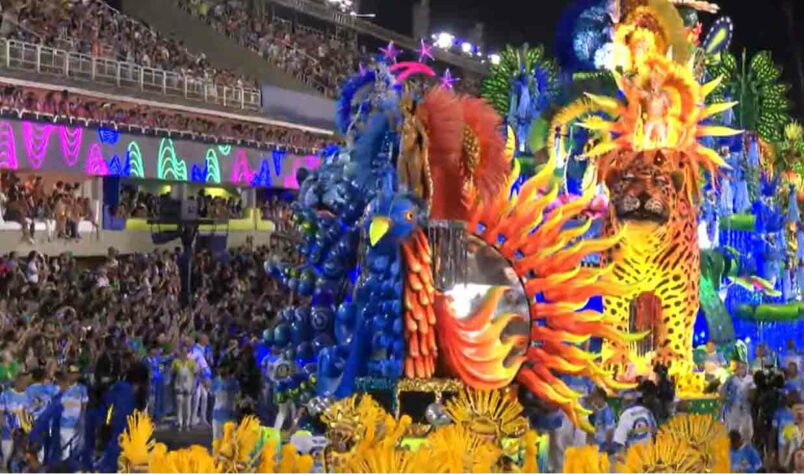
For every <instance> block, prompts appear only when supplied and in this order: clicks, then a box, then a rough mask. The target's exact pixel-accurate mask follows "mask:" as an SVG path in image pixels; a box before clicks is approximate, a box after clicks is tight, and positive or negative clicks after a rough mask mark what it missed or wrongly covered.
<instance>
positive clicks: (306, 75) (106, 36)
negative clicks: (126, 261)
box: [0, 0, 485, 254]
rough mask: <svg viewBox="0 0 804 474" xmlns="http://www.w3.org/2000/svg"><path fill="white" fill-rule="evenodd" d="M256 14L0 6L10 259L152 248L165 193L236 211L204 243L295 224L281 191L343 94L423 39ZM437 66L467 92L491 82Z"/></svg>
mask: <svg viewBox="0 0 804 474" xmlns="http://www.w3.org/2000/svg"><path fill="white" fill-rule="evenodd" d="M248 5H250V9H249V8H247V5H246V2H243V1H240V0H124V1H122V2H118V3H117V6H118V7H120V10H118V9H115V8H113V7H112V6H110V5H109V4H108V3H106V2H104V1H102V0H64V1H54V0H3V1H2V18H1V22H0V168H2V169H4V174H3V180H2V183H0V191H2V194H0V207H2V208H1V209H0V251H4V252H7V251H11V250H18V251H27V249H29V248H30V245H31V243H35V244H36V246H37V248H38V249H42V250H45V251H61V250H64V249H65V248H68V249H69V250H71V251H73V252H75V253H77V254H94V253H102V252H103V251H105V250H104V249H105V248H106V247H108V246H110V245H113V246H115V247H117V248H118V249H120V250H121V251H124V252H125V251H127V250H128V251H144V250H148V249H150V248H152V247H153V244H152V243H151V242H150V239H148V238H145V237H144V236H143V233H146V232H151V231H153V230H154V229H153V228H151V227H150V226H148V225H147V223H146V221H147V219H148V218H150V217H153V215H152V214H153V212H154V211H153V207H154V203H155V202H156V203H158V201H159V196H160V195H161V196H163V197H164V196H170V197H173V198H179V199H188V198H190V197H192V198H194V199H196V200H198V202H199V203H204V206H207V204H208V205H209V207H210V209H218V208H221V206H222V208H234V207H235V204H234V203H239V204H238V205H237V207H238V208H239V211H238V212H229V213H225V214H226V215H225V217H226V220H228V222H229V223H228V224H227V225H226V226H225V229H220V228H213V229H206V231H209V232H212V233H215V232H221V231H223V230H225V231H226V233H229V232H230V231H231V233H229V235H230V239H229V243H230V244H234V245H236V244H239V243H241V242H243V241H244V239H245V238H246V237H247V236H250V235H252V234H254V233H255V232H257V231H260V230H269V229H272V228H274V227H275V226H276V225H283V224H281V219H278V218H277V216H279V215H283V211H281V209H280V208H281V207H282V204H281V203H282V202H283V201H282V199H281V196H283V194H282V192H283V190H286V189H293V188H295V187H296V186H297V183H296V172H297V170H298V169H299V168H314V167H315V166H317V164H318V159H317V158H316V157H315V153H316V151H317V150H318V149H320V148H321V147H322V146H324V145H325V144H326V143H328V142H332V141H333V140H335V139H336V137H333V135H332V133H331V131H330V130H331V120H332V116H333V111H334V102H332V98H333V97H334V96H335V95H336V92H337V88H338V87H339V85H340V83H341V82H342V80H343V79H344V78H345V77H347V75H349V74H350V73H352V72H353V71H355V70H356V69H358V67H359V64H361V63H364V64H369V63H371V62H372V61H373V60H374V59H373V56H372V55H373V54H374V53H375V52H376V51H377V47H378V46H379V45H383V44H387V43H388V42H389V41H394V42H395V44H397V45H398V46H399V47H401V48H406V49H408V50H409V51H412V50H414V49H415V48H416V47H417V46H418V41H414V40H413V39H412V38H407V37H404V36H402V35H400V34H397V33H395V32H392V31H389V30H385V29H383V28H381V27H379V26H377V25H375V24H373V23H370V22H368V21H366V20H364V19H362V18H359V17H356V16H353V15H349V14H348V13H344V12H341V11H338V10H337V9H333V8H330V7H328V6H327V5H325V4H323V3H317V2H313V1H308V0H273V1H271V2H270V3H269V2H267V1H253V2H248ZM434 54H435V59H436V60H437V61H439V63H440V64H441V65H442V66H444V67H450V68H451V70H452V71H453V72H455V71H461V72H460V73H459V74H461V75H462V76H463V80H462V81H461V83H460V85H461V86H462V87H463V88H471V87H473V86H474V84H475V80H474V79H473V78H477V77H480V75H481V74H482V73H483V72H484V70H485V65H484V64H481V63H480V62H477V61H474V60H472V59H470V58H467V57H462V56H459V55H455V54H452V53H449V52H447V51H442V50H438V51H434ZM282 101H284V102H285V104H288V103H289V104H290V108H291V109H295V110H291V111H290V112H289V113H287V107H285V109H283V108H282V107H281V103H282ZM278 103H279V104H280V105H279V106H278V105H277V104H278ZM36 183H38V184H36ZM57 183H59V185H58V186H57ZM64 183H74V184H72V185H65V184H64ZM59 186H60V187H59ZM64 186H66V187H67V189H66V190H65V189H64ZM57 188H58V189H57ZM207 201H209V202H207ZM65 203H69V204H65ZM222 203H225V205H223V204H222ZM266 203H270V204H266ZM60 206H61V207H60ZM64 206H68V207H69V209H70V210H65V209H63V207H64ZM157 207H158V206H157ZM278 209H279V210H278ZM9 211H10V212H9ZM216 212H219V213H220V212H222V211H221V209H218V211H216ZM58 213H61V214H59V215H57V214H58ZM65 222H68V223H70V224H71V225H74V228H72V227H71V232H68V231H67V229H66V228H65V225H66V224H65ZM277 223H279V224H277ZM67 234H72V235H67ZM21 237H22V238H21ZM77 237H84V238H82V239H81V240H80V241H79V240H78V239H77ZM50 247H53V248H52V249H51V248H50Z"/></svg>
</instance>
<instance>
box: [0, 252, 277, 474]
mask: <svg viewBox="0 0 804 474" xmlns="http://www.w3.org/2000/svg"><path fill="white" fill-rule="evenodd" d="M272 254H273V250H272V249H271V248H270V247H266V246H263V247H259V248H254V246H253V244H252V243H251V242H247V243H246V244H244V245H243V246H241V247H240V248H238V249H237V250H230V251H229V252H228V253H224V254H223V255H217V256H214V255H212V254H211V253H209V252H208V251H199V252H197V253H196V254H195V255H194V259H193V268H194V271H193V273H192V275H193V277H192V280H191V288H192V293H193V295H194V297H193V304H192V305H191V306H187V305H184V304H183V302H182V300H183V299H184V298H183V294H182V291H183V289H182V288H183V283H182V279H181V276H180V270H179V265H180V262H181V259H182V258H183V257H182V251H181V250H180V249H179V248H176V249H173V250H157V251H155V252H153V253H148V254H133V255H119V254H118V252H116V251H115V250H114V249H112V248H110V249H109V251H108V254H107V256H106V258H104V259H102V261H101V262H97V261H91V260H81V259H77V258H75V257H73V256H71V255H70V254H69V253H63V254H61V255H54V256H45V255H42V254H40V253H38V252H36V251H32V252H30V254H29V255H27V256H19V255H17V254H15V253H11V254H9V255H5V256H3V257H2V258H0V336H1V339H0V354H2V360H0V387H1V389H3V390H4V392H9V396H4V395H2V394H0V412H2V413H0V415H1V416H3V420H5V422H4V426H3V434H4V436H3V448H4V449H3V463H4V464H3V466H2V467H3V469H4V470H5V469H6V468H9V467H11V466H9V462H13V460H14V459H15V458H16V457H17V455H18V454H19V453H18V452H17V449H20V446H16V445H15V444H14V438H13V437H11V433H12V431H13V430H14V429H15V428H17V429H19V427H20V425H19V424H16V423H14V421H15V420H16V421H17V422H19V420H18V417H19V416H20V415H19V413H20V412H18V411H13V410H12V407H11V406H10V404H11V400H10V398H12V397H11V395H13V396H14V399H15V400H17V399H18V400H17V401H18V402H19V405H20V406H16V405H15V407H14V408H15V409H19V410H22V411H24V412H26V413H28V414H30V415H32V417H33V418H36V417H37V416H41V415H42V411H44V407H46V406H47V405H48V402H49V400H51V399H52V398H53V397H54V396H55V395H56V394H58V393H59V392H61V395H60V397H61V403H63V404H64V406H65V411H64V413H63V414H62V415H61V416H62V424H61V430H62V434H63V433H64V430H65V429H72V431H71V432H70V433H73V434H74V436H73V437H72V438H70V439H68V441H69V442H65V443H64V444H63V446H62V455H63V456H64V457H67V456H68V455H70V454H75V452H76V451H77V450H78V449H80V445H81V443H82V442H83V436H82V435H81V434H78V435H75V433H76V432H77V430H76V427H77V426H84V425H83V421H84V420H83V417H84V416H85V414H86V410H87V406H88V405H89V406H92V404H93V403H97V397H99V396H100V394H102V393H103V392H104V390H105V388H106V387H109V386H110V384H111V383H113V382H114V381H116V380H120V379H122V377H123V376H124V374H126V373H130V371H131V369H132V368H137V367H139V368H141V369H142V371H144V373H146V374H149V377H150V390H149V392H147V393H145V394H142V395H143V398H144V400H143V403H142V406H144V405H145V401H146V400H148V406H149V410H150V412H151V414H152V416H153V417H154V419H155V420H156V421H157V422H161V421H165V419H166V418H165V417H167V416H171V417H172V415H174V414H175V415H177V416H178V418H177V419H176V424H177V427H178V428H179V429H188V428H190V427H204V426H208V425H209V421H210V414H211V415H212V420H213V422H214V421H215V420H217V419H218V418H217V415H216V414H218V413H219V409H220V408H221V406H223V405H225V404H226V402H225V401H224V400H222V399H221V398H220V397H221V393H220V392H218V391H217V390H218V385H217V381H218V380H219V379H220V378H221V377H231V378H233V379H234V381H236V382H237V389H238V400H243V401H244V402H243V403H246V402H247V401H248V400H252V401H254V402H256V400H257V399H258V398H259V397H260V390H261V386H262V383H263V382H262V377H263V375H262V373H261V371H260V368H259V366H258V365H257V361H256V360H257V359H256V357H255V354H256V353H257V352H258V351H261V350H262V351H264V347H265V345H264V343H263V341H262V338H263V331H265V330H266V328H268V327H270V325H271V323H272V321H274V319H275V317H276V312H277V310H278V309H280V308H281V307H282V306H283V304H284V303H285V302H286V301H285V299H286V298H287V295H286V294H284V293H282V292H280V291H279V289H278V287H277V286H276V284H275V283H274V282H272V281H271V280H270V279H268V278H267V276H266V275H265V272H264V271H263V270H262V266H263V262H264V261H265V260H266V259H268V258H269V257H270V256H271V255H272ZM66 377H69V378H70V381H69V382H68V383H67V384H66V386H65V385H63V384H60V383H59V382H60V381H62V380H64V379H65V378H66ZM57 383H58V384H59V386H57V385H56V384H57ZM70 384H72V385H70ZM43 385H44V386H46V387H47V388H48V390H42V386H43ZM71 386H79V387H80V388H81V389H80V390H77V391H78V392H79V393H78V396H77V398H78V400H76V403H75V404H74V405H69V406H70V407H71V408H76V410H75V412H76V413H75V415H76V416H75V424H72V419H71V420H70V424H69V425H67V420H66V418H67V408H66V407H67V406H68V401H67V400H68V398H69V397H72V396H73V395H74V394H73V393H72V391H70V390H68V387H71ZM185 389H186V390H188V391H187V392H185V391H184V390H185ZM43 392H44V393H43ZM23 394H24V396H23ZM190 394H192V397H191V399H190ZM37 397H38V398H37ZM93 398H94V399H95V400H94V401H93ZM213 398H215V399H216V400H217V401H216V402H215V403H214V406H215V410H214V411H213V410H212V406H213ZM71 402H72V400H71ZM231 402H232V403H233V402H234V398H233V399H232V400H231ZM254 402H252V404H251V406H256V405H255V403H254ZM222 404H223V405H222ZM37 410H40V411H39V412H38V413H37ZM62 439H64V438H62ZM7 443H10V446H9V445H7ZM12 447H14V448H16V449H10V448H12ZM65 450H66V451H67V452H66V453H65V452H64V451H65ZM34 452H35V451H34ZM12 469H13V467H12ZM6 472H19V471H14V470H11V471H6ZM25 472H30V471H25Z"/></svg>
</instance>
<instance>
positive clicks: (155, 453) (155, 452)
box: [148, 443, 169, 472]
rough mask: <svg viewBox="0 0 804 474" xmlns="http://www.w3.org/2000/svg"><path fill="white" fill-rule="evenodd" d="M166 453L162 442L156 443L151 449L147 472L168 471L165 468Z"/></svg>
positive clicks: (165, 447)
mask: <svg viewBox="0 0 804 474" xmlns="http://www.w3.org/2000/svg"><path fill="white" fill-rule="evenodd" d="M167 454H168V450H167V446H165V445H164V444H163V443H156V444H155V445H154V448H153V449H152V450H151V460H150V461H149V463H148V472H169V470H168V469H167Z"/></svg>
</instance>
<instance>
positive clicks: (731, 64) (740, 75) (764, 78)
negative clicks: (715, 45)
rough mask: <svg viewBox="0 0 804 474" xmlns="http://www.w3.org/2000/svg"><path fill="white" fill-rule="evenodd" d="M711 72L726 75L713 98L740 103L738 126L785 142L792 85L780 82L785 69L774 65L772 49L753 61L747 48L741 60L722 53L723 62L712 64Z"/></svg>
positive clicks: (771, 139)
mask: <svg viewBox="0 0 804 474" xmlns="http://www.w3.org/2000/svg"><path fill="white" fill-rule="evenodd" d="M709 73H710V75H711V76H712V77H723V82H722V83H721V85H720V87H718V89H717V90H716V91H715V93H714V94H713V95H712V97H713V100H715V101H718V102H720V101H725V100H736V101H738V102H739V103H738V104H737V106H735V108H734V114H735V118H736V121H737V125H739V126H740V127H741V128H742V129H743V130H751V131H755V132H757V133H758V134H759V136H760V137H762V138H763V139H764V140H766V141H768V142H772V143H778V142H780V141H782V139H783V134H782V132H783V130H784V126H785V124H787V123H788V122H789V121H790V115H789V110H790V106H791V104H790V100H789V99H788V98H787V91H788V90H789V86H788V85H787V84H784V83H782V82H779V79H780V78H781V77H782V70H781V68H779V67H778V66H776V64H774V62H773V58H772V57H771V53H770V52H769V51H760V52H758V53H756V54H755V55H754V56H753V57H752V58H751V60H750V61H749V60H748V58H747V54H746V52H745V51H743V54H742V58H741V59H739V60H738V59H737V58H736V57H735V56H734V55H732V54H730V53H722V57H721V61H720V62H719V63H717V64H713V65H710V66H709Z"/></svg>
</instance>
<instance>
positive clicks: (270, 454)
mask: <svg viewBox="0 0 804 474" xmlns="http://www.w3.org/2000/svg"><path fill="white" fill-rule="evenodd" d="M275 457H276V445H275V444H274V442H273V441H269V442H267V443H265V445H264V446H263V447H262V451H261V452H260V463H259V465H257V472H260V473H265V474H269V473H274V472H277V471H276V459H274V458H275Z"/></svg>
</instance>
